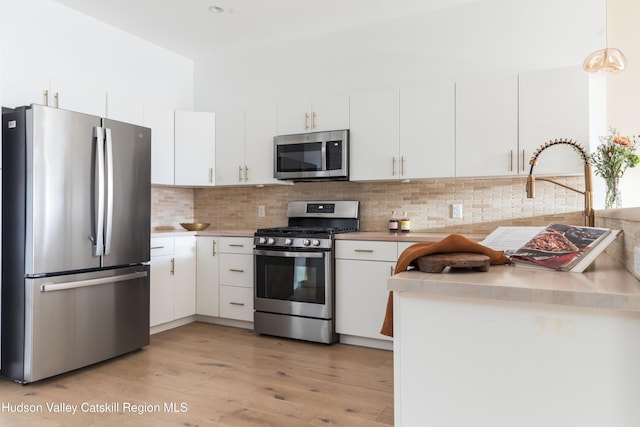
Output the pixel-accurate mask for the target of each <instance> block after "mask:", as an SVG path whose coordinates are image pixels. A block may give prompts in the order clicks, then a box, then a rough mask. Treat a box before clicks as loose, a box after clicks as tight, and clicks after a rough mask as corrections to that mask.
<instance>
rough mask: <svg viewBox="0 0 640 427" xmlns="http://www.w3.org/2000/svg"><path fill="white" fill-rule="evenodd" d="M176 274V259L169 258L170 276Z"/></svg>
mask: <svg viewBox="0 0 640 427" xmlns="http://www.w3.org/2000/svg"><path fill="white" fill-rule="evenodd" d="M174 274H176V259H175V258H171V275H172V276H173V275H174Z"/></svg>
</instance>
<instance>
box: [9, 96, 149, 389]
mask: <svg viewBox="0 0 640 427" xmlns="http://www.w3.org/2000/svg"><path fill="white" fill-rule="evenodd" d="M2 142H3V144H2V145H3V147H2V172H3V180H2V219H3V223H2V299H1V304H2V307H1V308H2V312H1V320H2V323H1V325H0V333H1V337H0V338H1V345H2V347H1V353H2V360H1V367H0V374H1V375H2V376H4V377H7V378H11V379H13V380H15V381H18V382H21V383H28V382H32V381H36V380H40V379H43V378H47V377H50V376H53V375H57V374H60V373H63V372H67V371H70V370H73V369H77V368H80V367H84V366H87V365H90V364H93V363H96V362H99V361H102V360H106V359H109V358H111V357H114V356H117V355H120V354H124V353H127V352H130V351H132V350H135V349H138V348H140V347H143V346H145V345H147V344H148V343H149V265H148V261H149V237H150V221H151V218H150V216H151V214H150V210H151V184H150V181H151V130H150V129H148V128H145V127H141V126H135V125H131V124H127V123H122V122H118V121H114V120H108V119H104V118H101V117H96V116H91V115H87V114H81V113H77V112H72V111H67V110H61V109H57V108H50V107H45V106H41V105H31V106H29V107H24V108H20V109H16V110H12V111H9V110H8V109H3V114H2Z"/></svg>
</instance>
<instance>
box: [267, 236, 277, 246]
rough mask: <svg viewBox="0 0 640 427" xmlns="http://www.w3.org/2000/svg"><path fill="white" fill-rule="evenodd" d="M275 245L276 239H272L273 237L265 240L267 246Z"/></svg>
mask: <svg viewBox="0 0 640 427" xmlns="http://www.w3.org/2000/svg"><path fill="white" fill-rule="evenodd" d="M275 244H276V239H274V238H273V237H269V238H268V239H267V245H275Z"/></svg>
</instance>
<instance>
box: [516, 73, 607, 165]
mask: <svg viewBox="0 0 640 427" xmlns="http://www.w3.org/2000/svg"><path fill="white" fill-rule="evenodd" d="M519 80H520V81H519V115H520V119H519V125H520V128H519V142H520V155H519V161H520V167H519V169H520V173H521V174H523V173H524V174H528V173H529V168H530V165H529V160H530V159H531V156H532V155H533V153H534V151H535V150H536V149H537V148H538V147H540V146H541V145H542V144H544V143H546V142H548V141H551V140H555V139H572V140H574V141H577V142H578V143H580V144H582V145H583V146H584V147H585V148H586V150H587V151H589V145H590V144H589V135H590V127H591V126H594V125H595V126H598V123H599V122H601V121H604V120H605V119H604V117H605V115H604V114H598V111H597V109H598V108H599V105H604V102H606V101H603V100H602V99H601V98H603V97H600V96H599V94H601V93H602V90H601V89H602V87H601V86H602V84H603V83H604V82H603V81H602V78H601V77H600V78H599V77H598V76H592V75H590V74H589V73H586V72H585V71H584V70H583V69H582V68H581V67H567V68H557V69H551V70H544V71H535V72H530V73H524V74H521V75H520V77H519ZM583 172H584V162H583V160H582V159H581V157H580V156H579V155H578V154H577V153H576V152H575V151H574V149H573V148H571V147H570V146H568V145H558V146H554V147H551V148H549V149H547V150H545V151H544V152H543V153H541V154H540V156H539V158H538V165H537V166H535V168H534V174H536V175H539V174H555V175H567V174H582V173H583Z"/></svg>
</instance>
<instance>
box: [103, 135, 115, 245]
mask: <svg viewBox="0 0 640 427" xmlns="http://www.w3.org/2000/svg"><path fill="white" fill-rule="evenodd" d="M105 132H106V147H105V155H106V158H105V169H106V177H107V209H106V219H105V232H104V254H105V255H109V254H110V253H111V235H112V234H113V140H112V139H111V129H109V128H105Z"/></svg>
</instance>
